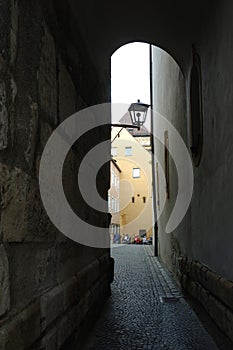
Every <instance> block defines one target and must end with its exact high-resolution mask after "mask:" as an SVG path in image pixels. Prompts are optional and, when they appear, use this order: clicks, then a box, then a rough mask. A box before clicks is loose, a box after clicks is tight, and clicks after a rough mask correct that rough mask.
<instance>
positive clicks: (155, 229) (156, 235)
mask: <svg viewBox="0 0 233 350" xmlns="http://www.w3.org/2000/svg"><path fill="white" fill-rule="evenodd" d="M149 50H150V103H151V134H150V138H151V140H150V141H151V153H152V162H151V163H152V164H151V165H152V197H153V210H154V227H153V236H154V237H153V238H154V239H153V244H154V256H158V225H157V211H156V188H155V160H154V152H155V149H154V136H153V131H154V121H153V113H152V111H153V110H154V106H153V89H152V87H153V77H152V45H151V44H150V48H149Z"/></svg>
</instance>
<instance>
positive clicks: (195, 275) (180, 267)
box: [173, 251, 233, 341]
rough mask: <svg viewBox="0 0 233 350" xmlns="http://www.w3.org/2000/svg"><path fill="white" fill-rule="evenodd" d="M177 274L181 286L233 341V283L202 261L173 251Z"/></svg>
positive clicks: (175, 272)
mask: <svg viewBox="0 0 233 350" xmlns="http://www.w3.org/2000/svg"><path fill="white" fill-rule="evenodd" d="M173 264H174V274H175V276H176V279H177V281H178V283H179V284H180V286H181V287H182V289H183V290H184V291H185V292H187V293H188V294H190V295H191V296H192V297H193V298H195V299H196V300H198V301H199V302H200V303H201V304H202V305H203V307H204V308H205V310H206V311H207V313H208V314H209V315H210V316H211V317H212V319H213V320H214V322H215V323H216V324H217V325H218V326H219V328H220V329H221V330H222V331H223V332H224V333H225V334H226V335H227V336H228V337H229V338H230V339H231V340H232V341H233V299H232V294H233V282H232V281H229V280H227V279H226V278H223V277H221V276H220V275H219V274H217V273H216V272H214V271H212V270H210V269H209V268H208V267H206V266H205V265H203V264H201V263H200V262H199V261H196V260H193V259H190V258H187V257H184V256H182V255H179V254H177V253H176V252H175V251H173Z"/></svg>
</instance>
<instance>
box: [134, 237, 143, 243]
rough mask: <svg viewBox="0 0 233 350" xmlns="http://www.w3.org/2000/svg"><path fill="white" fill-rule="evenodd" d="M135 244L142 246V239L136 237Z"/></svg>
mask: <svg viewBox="0 0 233 350" xmlns="http://www.w3.org/2000/svg"><path fill="white" fill-rule="evenodd" d="M134 244H142V238H141V237H139V236H136V237H134Z"/></svg>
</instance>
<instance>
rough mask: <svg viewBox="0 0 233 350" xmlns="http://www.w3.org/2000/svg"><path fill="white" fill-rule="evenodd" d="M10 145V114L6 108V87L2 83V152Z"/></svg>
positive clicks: (0, 144) (0, 104) (0, 100)
mask: <svg viewBox="0 0 233 350" xmlns="http://www.w3.org/2000/svg"><path fill="white" fill-rule="evenodd" d="M7 144H8V113H7V107H6V87H5V83H4V82H3V81H0V151H1V150H3V149H4V148H6V147H7Z"/></svg>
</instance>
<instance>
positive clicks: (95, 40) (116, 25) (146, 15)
mask: <svg viewBox="0 0 233 350" xmlns="http://www.w3.org/2000/svg"><path fill="white" fill-rule="evenodd" d="M218 2H219V0H212V1H210V0H205V1H203V0H202V1H201V0H196V1H189V0H186V1H179V0H178V1H175V0H144V1H140V2H139V1H133V0H118V1H109V0H102V1H101V0H99V1H97V0H66V1H65V0H56V1H54V6H55V7H57V8H58V14H59V16H60V17H61V19H62V21H63V23H65V25H66V30H68V31H70V33H69V34H70V36H71V37H72V38H73V41H74V42H75V32H77V29H78V30H79V31H80V32H81V35H82V37H83V39H84V42H85V45H86V46H87V47H88V50H89V52H90V53H91V55H92V56H93V57H94V59H95V62H96V64H97V65H98V64H100V65H101V62H102V61H103V59H106V58H107V57H109V56H110V55H111V54H112V53H113V52H114V51H115V50H116V49H118V48H119V47H120V46H122V45H124V44H126V43H129V42H132V41H145V42H148V43H152V44H154V45H157V46H159V47H161V48H163V49H164V50H166V51H167V52H168V53H170V54H171V55H172V56H173V57H174V58H175V59H176V60H177V62H178V63H179V64H180V65H181V66H182V65H183V64H184V62H185V60H186V58H187V55H190V52H191V44H192V43H195V40H196V38H197V37H198V36H199V35H200V33H201V32H202V31H203V30H205V27H206V26H208V21H209V20H211V16H212V12H215V6H214V4H215V3H218ZM65 17H66V18H65ZM71 31H72V33H71Z"/></svg>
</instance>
